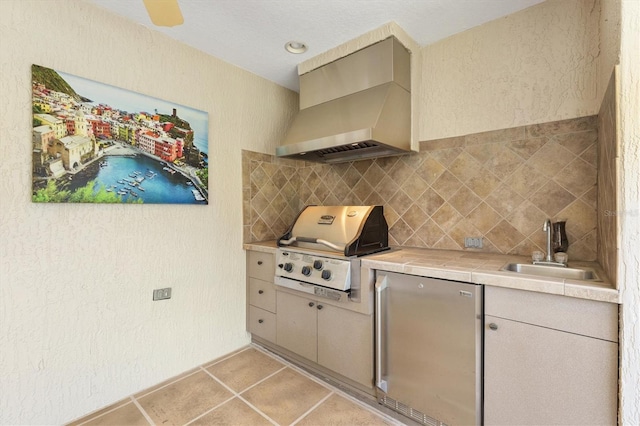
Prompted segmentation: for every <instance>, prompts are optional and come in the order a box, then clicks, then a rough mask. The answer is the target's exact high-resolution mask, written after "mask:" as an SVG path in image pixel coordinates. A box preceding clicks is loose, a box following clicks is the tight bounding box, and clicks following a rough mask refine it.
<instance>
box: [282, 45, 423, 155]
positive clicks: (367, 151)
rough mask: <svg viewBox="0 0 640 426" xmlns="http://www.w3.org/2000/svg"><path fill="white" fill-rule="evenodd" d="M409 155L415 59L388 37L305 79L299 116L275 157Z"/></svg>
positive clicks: (304, 77) (301, 83) (310, 74)
mask: <svg viewBox="0 0 640 426" xmlns="http://www.w3.org/2000/svg"><path fill="white" fill-rule="evenodd" d="M410 151H411V67H410V54H409V52H408V51H407V49H405V47H404V46H402V44H400V42H399V41H398V40H396V39H395V37H389V38H388V39H386V40H383V41H381V42H378V43H376V44H373V45H371V46H368V47H366V48H364V49H362V50H359V51H357V52H355V53H352V54H351V55H348V56H345V57H343V58H340V59H338V60H336V61H334V62H332V63H329V64H327V65H324V66H322V67H320V68H317V69H315V70H313V71H310V72H308V73H306V74H303V75H301V76H300V112H299V113H298V115H297V116H296V118H295V119H294V121H293V124H292V125H291V127H290V128H289V131H288V133H287V135H286V137H285V139H284V141H283V142H282V144H281V146H279V147H278V148H276V155H277V156H278V157H286V158H292V159H298V160H305V161H315V162H321V163H340V162H345V161H354V160H362V159H365V158H374V157H386V156H391V155H399V154H405V153H407V152H410Z"/></svg>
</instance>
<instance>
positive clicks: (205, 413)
mask: <svg viewBox="0 0 640 426" xmlns="http://www.w3.org/2000/svg"><path fill="white" fill-rule="evenodd" d="M236 397H237V395H232V396H231V397H230V398H228V399H225V400H224V401H222V402H221V403H220V404H218V405H216V406H215V407H213V408H210V409H208V410H207V411H205V412H204V413H202V414H200V415H198V416H196V417H194V418H193V419H191V420H189V421H188V422H187V423H185V424H184V425H183V426H187V425H190V424H191V423H193V422H195V421H196V420H199V419H201V418H202V417H204V416H206V415H207V414H209V413H210V412H212V411H213V410H215V409H217V408H219V407H221V406H223V405H224V404H226V403H227V402H229V401H231V400H232V399H233V398H236Z"/></svg>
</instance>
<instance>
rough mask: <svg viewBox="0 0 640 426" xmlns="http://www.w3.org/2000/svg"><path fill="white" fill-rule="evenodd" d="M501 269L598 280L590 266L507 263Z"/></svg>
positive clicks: (530, 273)
mask: <svg viewBox="0 0 640 426" xmlns="http://www.w3.org/2000/svg"><path fill="white" fill-rule="evenodd" d="M502 270H503V271H510V272H515V273H518V274H525V275H539V276H542V277H554V278H567V279H571V280H585V281H600V278H599V277H598V275H597V274H596V272H595V271H594V270H593V269H591V268H563V267H561V266H547V265H532V264H530V263H509V264H507V265H506V266H505V267H504V268H502Z"/></svg>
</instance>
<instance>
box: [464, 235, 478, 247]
mask: <svg viewBox="0 0 640 426" xmlns="http://www.w3.org/2000/svg"><path fill="white" fill-rule="evenodd" d="M464 248H478V249H481V248H482V237H464Z"/></svg>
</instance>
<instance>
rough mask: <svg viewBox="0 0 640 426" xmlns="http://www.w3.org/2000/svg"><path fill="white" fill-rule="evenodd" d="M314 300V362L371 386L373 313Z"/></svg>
mask: <svg viewBox="0 0 640 426" xmlns="http://www.w3.org/2000/svg"><path fill="white" fill-rule="evenodd" d="M318 303H319V306H318V308H320V309H318V364H320V365H322V366H324V367H326V368H328V369H330V370H332V371H335V372H336V373H338V374H341V375H343V376H345V377H347V378H349V379H351V380H353V381H355V382H358V383H360V384H362V385H364V386H367V387H371V386H372V384H373V316H372V315H363V314H360V313H357V312H351V311H348V310H346V309H340V308H337V307H335V306H331V305H323V304H322V301H320V302H318Z"/></svg>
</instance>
